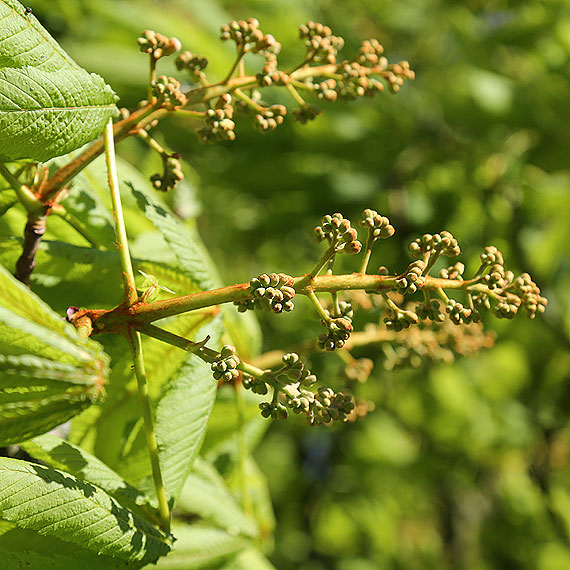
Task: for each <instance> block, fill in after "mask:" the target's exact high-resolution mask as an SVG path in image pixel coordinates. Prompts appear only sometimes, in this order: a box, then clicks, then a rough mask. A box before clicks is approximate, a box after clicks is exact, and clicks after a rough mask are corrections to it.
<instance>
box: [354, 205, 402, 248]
mask: <svg viewBox="0 0 570 570" xmlns="http://www.w3.org/2000/svg"><path fill="white" fill-rule="evenodd" d="M358 225H359V226H361V227H363V228H366V229H367V230H368V232H369V234H370V239H371V242H372V241H375V240H377V239H386V238H389V237H391V236H393V235H394V233H395V232H396V230H395V229H394V226H393V225H392V224H391V223H390V220H389V219H388V218H387V217H386V216H382V215H380V214H379V213H378V212H377V211H376V210H371V209H370V208H367V209H366V210H364V212H363V213H362V218H361V219H360V221H359V222H358Z"/></svg>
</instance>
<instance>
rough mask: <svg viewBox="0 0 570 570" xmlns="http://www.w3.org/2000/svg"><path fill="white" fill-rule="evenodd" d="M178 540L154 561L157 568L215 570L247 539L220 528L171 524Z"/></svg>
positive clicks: (164, 569)
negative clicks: (167, 554)
mask: <svg viewBox="0 0 570 570" xmlns="http://www.w3.org/2000/svg"><path fill="white" fill-rule="evenodd" d="M173 534H174V535H175V536H176V538H177V540H176V542H175V543H174V547H173V549H172V552H171V553H170V555H169V556H168V557H167V558H163V559H162V560H160V561H159V562H158V564H157V568H158V569H159V570H195V569H199V568H200V569H206V568H208V569H211V570H215V569H216V568H220V567H222V565H223V562H224V561H226V560H228V558H230V557H232V556H234V555H235V554H236V553H238V552H240V551H241V550H243V549H244V548H247V547H248V546H249V541H248V540H247V539H245V538H243V537H240V536H232V535H231V534H228V533H227V532H226V531H224V530H221V529H219V528H212V527H209V526H204V525H199V524H193V525H176V524H175V525H174V526H173Z"/></svg>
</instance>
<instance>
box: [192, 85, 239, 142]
mask: <svg viewBox="0 0 570 570" xmlns="http://www.w3.org/2000/svg"><path fill="white" fill-rule="evenodd" d="M231 102H232V97H231V95H230V94H229V93H224V94H223V95H222V96H221V97H220V98H219V99H218V102H217V103H216V107H215V108H214V109H208V110H207V111H206V118H205V121H206V126H205V127H202V128H201V129H199V130H198V136H199V137H200V140H201V141H202V142H204V143H206V142H213V141H220V142H224V141H233V140H235V138H236V134H235V132H234V129H235V126H236V124H235V123H234V122H233V120H232V119H233V116H234V108H233V107H232V105H231Z"/></svg>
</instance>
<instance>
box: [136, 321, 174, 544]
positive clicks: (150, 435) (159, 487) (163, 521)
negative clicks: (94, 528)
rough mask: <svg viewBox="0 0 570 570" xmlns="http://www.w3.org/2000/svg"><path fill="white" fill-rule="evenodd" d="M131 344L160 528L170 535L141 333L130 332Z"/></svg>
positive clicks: (168, 515) (167, 508)
mask: <svg viewBox="0 0 570 570" xmlns="http://www.w3.org/2000/svg"><path fill="white" fill-rule="evenodd" d="M128 340H129V344H130V346H131V351H132V353H133V364H134V369H135V376H136V378H137V387H138V392H139V402H140V404H141V410H142V416H143V423H144V434H145V438H146V446H147V449H148V455H149V459H150V465H151V468H152V478H153V481H154V488H155V491H156V496H157V499H158V512H159V515H160V528H161V529H162V530H163V531H164V532H165V533H166V534H170V508H169V507H168V500H167V498H166V490H165V488H164V482H163V480H162V472H161V470H160V461H159V457H158V444H157V441H156V433H155V431H154V425H153V420H152V406H151V403H150V397H149V395H148V384H147V380H146V372H145V368H144V358H143V352H142V342H141V336H140V333H138V332H136V331H133V330H129V339H128Z"/></svg>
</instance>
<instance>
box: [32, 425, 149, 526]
mask: <svg viewBox="0 0 570 570" xmlns="http://www.w3.org/2000/svg"><path fill="white" fill-rule="evenodd" d="M21 447H22V448H23V449H24V450H25V451H26V452H27V453H28V454H29V455H30V456H32V457H33V458H34V459H35V460H38V461H40V462H42V463H44V464H45V465H48V466H49V467H53V468H55V469H60V470H62V471H65V472H66V473H69V474H70V475H73V476H74V477H77V478H78V479H82V480H83V481H86V482H88V483H93V484H94V485H97V486H98V487H100V488H101V489H103V490H104V491H105V492H107V493H109V495H111V496H112V497H114V498H115V499H117V500H118V501H119V502H120V503H121V504H122V505H123V506H125V507H127V508H129V509H131V510H132V511H134V512H136V513H138V514H140V515H141V516H142V517H146V518H151V519H152V520H156V521H158V520H159V515H158V513H157V512H156V510H155V509H153V508H152V507H151V506H150V505H149V504H148V498H147V497H146V496H145V495H144V494H143V493H142V492H141V491H139V490H138V489H135V488H134V487H132V486H131V485H129V484H128V483H127V482H126V481H125V480H124V479H123V478H122V477H121V476H120V475H119V474H118V473H116V472H115V471H113V469H111V468H110V467H109V466H108V465H105V463H103V462H102V461H101V460H99V459H98V458H97V457H94V456H93V455H91V454H90V453H87V452H86V451H85V450H84V449H81V448H80V447H77V446H76V445H73V444H72V443H70V442H69V441H66V440H64V439H61V438H60V437H57V436H55V435H52V434H48V433H46V434H44V435H40V436H39V437H35V438H34V439H31V440H29V441H27V442H24V443H22V444H21Z"/></svg>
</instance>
